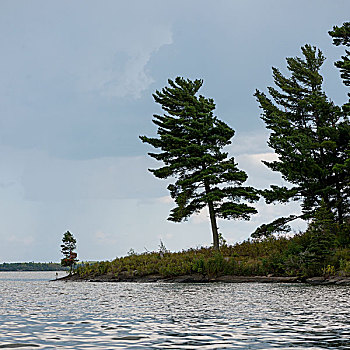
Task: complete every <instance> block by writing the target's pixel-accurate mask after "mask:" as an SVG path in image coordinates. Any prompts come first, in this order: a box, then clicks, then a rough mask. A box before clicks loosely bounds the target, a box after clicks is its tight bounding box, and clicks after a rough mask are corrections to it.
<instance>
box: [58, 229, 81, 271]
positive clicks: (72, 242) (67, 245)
mask: <svg viewBox="0 0 350 350" xmlns="http://www.w3.org/2000/svg"><path fill="white" fill-rule="evenodd" d="M76 243H77V241H76V239H75V238H74V236H73V235H72V234H71V233H70V232H69V231H67V232H66V233H65V234H64V235H63V238H62V244H61V253H62V254H63V255H64V258H62V259H61V265H62V266H68V267H69V274H71V273H72V271H73V266H74V265H75V264H76V263H77V262H78V261H79V260H78V259H77V256H78V255H77V253H76V252H74V250H75V249H76Z"/></svg>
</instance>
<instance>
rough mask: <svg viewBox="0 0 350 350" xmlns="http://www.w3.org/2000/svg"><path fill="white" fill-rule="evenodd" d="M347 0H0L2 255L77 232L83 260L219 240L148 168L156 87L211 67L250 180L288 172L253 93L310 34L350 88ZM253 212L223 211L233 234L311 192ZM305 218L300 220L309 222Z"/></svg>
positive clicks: (222, 112)
mask: <svg viewBox="0 0 350 350" xmlns="http://www.w3.org/2000/svg"><path fill="white" fill-rule="evenodd" d="M346 14H348V15H349V14H350V2H349V1H347V0H343V1H342V0H332V1H331V0H308V1H305V0H303V1H300V0H293V1H289V0H288V1H280V0H265V1H261V0H254V1H249V0H245V1H236V0H227V1H219V0H217V1H205V0H198V1H191V0H185V1H183V0H177V1H165V0H162V1H154V0H147V1H145V0H139V1H136V0H134V1H119V0H114V1H107V0H103V1H97V0H95V1H89V0H75V1H71V0H59V1H58V0H57V1H47V0H31V1H28V0H22V1H20V0H0V48H1V65H0V77H1V78H0V215H1V216H0V240H1V245H0V262H3V261H6V262H11V261H59V260H60V258H61V253H60V244H61V239H62V236H63V233H64V232H65V231H67V230H70V231H71V232H72V233H73V234H74V236H75V237H76V238H77V241H78V249H77V250H78V255H79V256H78V257H79V258H80V260H101V259H103V260H105V259H108V260H109V259H113V258H115V257H116V256H122V255H125V254H126V253H127V252H128V251H129V249H130V248H133V249H134V250H135V251H137V252H143V251H145V249H147V250H157V249H158V245H159V241H160V239H162V241H163V242H164V244H165V245H166V247H167V248H168V249H170V250H182V249H186V248H189V247H196V246H201V245H205V246H208V245H210V244H211V231H210V224H209V221H208V215H207V213H206V211H203V212H202V213H200V215H198V216H194V217H192V218H191V219H190V220H189V221H188V222H184V223H181V224H175V223H171V222H169V221H167V220H166V218H167V216H168V214H169V211H170V210H171V208H172V207H173V204H172V201H171V199H170V198H169V195H168V192H167V190H166V187H167V183H166V181H161V180H158V179H156V178H154V177H153V176H152V175H151V174H150V173H148V172H147V168H149V167H154V166H157V165H156V164H155V163H154V161H152V160H151V159H149V157H148V156H147V152H148V151H149V150H150V148H149V147H148V146H147V145H144V144H142V143H141V142H140V141H139V139H138V136H139V135H155V132H156V129H155V126H154V125H153V124H152V122H151V119H152V114H153V113H159V106H158V105H156V104H155V103H154V102H153V98H152V93H153V92H154V91H155V90H156V89H161V88H162V87H164V86H165V85H166V84H167V79H168V78H171V79H174V78H175V77H176V76H183V77H186V78H190V79H195V78H202V79H204V86H203V88H202V90H201V94H203V95H205V96H206V97H212V98H214V100H215V102H216V104H217V109H216V115H217V116H218V117H219V118H220V119H222V120H224V121H225V122H226V123H228V124H229V125H230V126H231V127H233V128H234V129H235V130H236V136H235V137H234V138H233V140H232V141H233V142H232V145H231V146H230V148H229V151H230V153H231V155H233V156H235V158H236V160H237V162H238V163H239V166H240V168H241V169H243V170H245V171H247V173H248V175H249V181H248V183H249V184H250V185H253V186H256V187H260V188H263V187H265V186H269V185H270V184H271V183H274V184H281V183H282V180H281V178H280V176H278V174H273V173H272V172H271V171H270V170H268V169H267V168H266V167H265V166H264V165H262V164H261V159H265V160H269V159H273V158H274V157H275V156H274V154H273V151H272V150H271V149H269V148H268V147H267V145H266V140H267V137H268V133H267V131H266V129H265V127H264V123H263V122H262V121H261V120H260V117H259V116H260V111H259V109H258V106H257V103H256V101H255V99H254V97H253V93H254V91H255V89H256V88H258V89H260V90H264V91H266V87H267V86H269V85H271V84H272V78H271V67H272V66H275V67H279V68H281V69H282V71H284V72H286V70H285V58H286V57H289V56H300V47H301V46H302V45H304V44H306V43H310V44H313V45H316V46H318V47H319V48H320V49H321V50H322V51H323V52H324V54H325V56H326V57H327V60H326V62H325V64H324V69H323V74H324V77H325V83H324V87H325V89H326V91H327V93H328V95H329V97H330V98H331V99H332V100H334V101H335V102H336V103H339V104H340V103H343V102H344V101H345V100H346V90H345V88H344V87H343V86H342V83H341V80H340V79H339V74H338V71H337V70H336V68H335V67H334V66H333V62H334V61H335V60H336V59H338V58H339V57H340V55H341V54H342V52H343V50H342V49H341V48H336V47H334V46H333V45H332V41H331V38H330V37H329V36H328V34H327V32H328V31H329V30H330V29H332V27H333V25H341V24H342V23H343V22H345V21H349V20H350V18H349V17H348V16H347V15H346ZM257 207H258V210H259V214H258V215H255V216H254V217H253V218H252V220H251V221H250V222H240V221H229V222H227V221H219V227H220V231H221V232H222V233H223V235H224V237H225V238H226V239H227V241H228V242H229V243H234V242H237V241H241V240H244V239H246V238H248V237H249V235H250V234H251V233H252V232H253V231H254V229H255V228H256V227H257V226H259V225H260V224H261V223H266V222H269V221H270V220H273V219H274V218H276V217H278V216H279V215H282V214H290V213H298V210H299V208H298V205H295V204H294V205H291V206H289V207H285V206H273V205H272V206H266V205H265V204H264V203H263V202H262V201H261V202H259V203H258V205H257ZM304 227H305V226H304V225H303V224H302V223H297V224H296V225H295V226H294V229H295V230H298V229H303V228H304Z"/></svg>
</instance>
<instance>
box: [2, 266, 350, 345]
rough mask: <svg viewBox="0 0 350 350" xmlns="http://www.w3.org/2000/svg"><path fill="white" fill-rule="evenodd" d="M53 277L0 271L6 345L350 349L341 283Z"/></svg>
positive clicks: (349, 314) (348, 298)
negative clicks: (101, 280)
mask: <svg viewBox="0 0 350 350" xmlns="http://www.w3.org/2000/svg"><path fill="white" fill-rule="evenodd" d="M53 277H54V273H52V272H51V273H34V272H32V273H1V274H0V292H1V293H0V348H41V349H58V348H59V349H118V348H128V349H272V348H276V349H287V348H291V347H292V348H294V349H305V348H312V349H350V310H349V308H348V305H349V302H350V293H349V290H348V287H345V286H307V285H301V284H295V285H292V284H289V285H287V284H272V285H271V284H254V283H247V284H215V283H214V284H165V283H164V284H161V283H159V284H132V283H64V282H58V281H57V282H48V279H50V278H53Z"/></svg>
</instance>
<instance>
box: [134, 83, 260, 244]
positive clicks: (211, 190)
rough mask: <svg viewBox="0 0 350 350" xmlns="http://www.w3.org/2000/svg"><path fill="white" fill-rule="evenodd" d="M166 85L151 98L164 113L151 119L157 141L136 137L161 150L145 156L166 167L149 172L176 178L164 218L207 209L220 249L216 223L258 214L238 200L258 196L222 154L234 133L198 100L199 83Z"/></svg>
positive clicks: (183, 216)
mask: <svg viewBox="0 0 350 350" xmlns="http://www.w3.org/2000/svg"><path fill="white" fill-rule="evenodd" d="M168 83H169V87H165V88H163V89H162V91H156V93H155V94H154V95H153V97H154V100H155V102H157V103H159V104H160V105H161V106H162V108H163V110H164V111H165V114H164V115H162V116H161V115H154V119H153V123H154V124H155V125H157V126H158V136H159V137H158V138H149V137H146V136H140V139H141V140H142V142H145V143H148V144H150V145H152V146H153V147H155V148H159V149H160V150H161V153H149V155H150V156H151V157H153V158H155V159H157V160H159V161H163V162H164V166H163V167H161V168H159V169H150V171H151V172H152V173H153V174H154V175H155V176H156V177H158V178H161V179H166V178H169V177H171V178H173V177H174V178H175V179H176V181H175V183H173V184H170V185H169V186H168V189H169V191H170V195H171V197H172V198H173V199H174V200H175V203H176V207H175V208H174V209H172V210H171V213H170V216H169V218H168V220H170V221H174V222H180V221H182V220H186V219H188V218H189V217H190V216H191V215H192V214H193V213H198V212H199V211H200V210H201V209H202V208H204V207H205V206H207V207H208V209H209V216H210V221H211V228H212V233H213V245H214V248H215V249H219V234H218V228H217V223H216V219H217V218H224V219H244V220H249V218H250V215H251V214H254V213H256V212H257V211H256V210H255V208H253V207H252V206H249V205H247V204H246V203H240V202H241V200H245V201H248V202H254V201H256V200H258V196H257V194H256V191H255V190H254V189H253V188H251V187H244V186H243V183H244V182H245V181H246V180H247V174H246V173H245V172H244V171H242V170H239V169H238V167H237V164H236V163H235V161H234V158H228V154H227V153H226V152H223V150H222V148H223V147H224V146H226V145H229V144H230V143H231V141H230V140H231V138H232V137H233V135H234V130H233V129H231V128H230V127H229V126H228V125H227V124H225V123H224V122H223V121H220V120H219V119H218V118H217V117H215V116H214V115H213V110H214V109H215V103H214V101H213V99H210V98H209V99H208V98H205V97H203V96H201V95H199V96H197V92H198V90H199V89H200V87H201V86H202V84H203V81H202V80H194V81H191V80H188V79H187V80H186V79H184V78H180V77H177V78H176V79H175V81H172V80H168Z"/></svg>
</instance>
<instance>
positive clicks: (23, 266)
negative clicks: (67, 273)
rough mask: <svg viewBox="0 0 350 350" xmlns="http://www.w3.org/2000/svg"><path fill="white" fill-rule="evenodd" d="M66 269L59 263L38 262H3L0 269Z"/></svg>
mask: <svg viewBox="0 0 350 350" xmlns="http://www.w3.org/2000/svg"><path fill="white" fill-rule="evenodd" d="M61 270H66V268H65V267H63V266H61V264H59V263H53V262H50V263H36V262H33V261H32V262H22V263H2V264H0V271H61Z"/></svg>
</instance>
